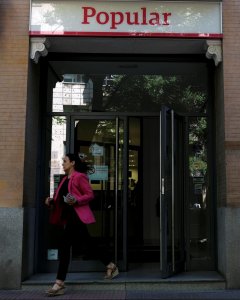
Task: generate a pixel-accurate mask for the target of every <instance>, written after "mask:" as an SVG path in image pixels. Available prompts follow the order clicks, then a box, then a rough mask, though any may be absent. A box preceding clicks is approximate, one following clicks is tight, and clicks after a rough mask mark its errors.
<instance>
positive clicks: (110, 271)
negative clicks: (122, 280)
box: [104, 262, 119, 279]
mask: <svg viewBox="0 0 240 300" xmlns="http://www.w3.org/2000/svg"><path fill="white" fill-rule="evenodd" d="M118 274H119V271H118V267H117V266H116V265H115V264H114V263H112V262H111V263H110V264H108V265H107V271H106V274H105V276H104V279H113V278H114V277H116V276H118Z"/></svg>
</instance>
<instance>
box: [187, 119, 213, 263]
mask: <svg viewBox="0 0 240 300" xmlns="http://www.w3.org/2000/svg"><path fill="white" fill-rule="evenodd" d="M190 120H191V121H190V122H189V182H190V184H189V195H190V207H189V210H190V252H191V253H190V256H191V258H192V259H194V258H201V259H204V258H205V259H206V258H207V257H209V255H210V254H209V243H210V237H209V224H208V218H209V207H208V206H209V205H208V180H209V178H208V163H207V157H208V153H207V119H206V118H203V117H198V118H191V119H190Z"/></svg>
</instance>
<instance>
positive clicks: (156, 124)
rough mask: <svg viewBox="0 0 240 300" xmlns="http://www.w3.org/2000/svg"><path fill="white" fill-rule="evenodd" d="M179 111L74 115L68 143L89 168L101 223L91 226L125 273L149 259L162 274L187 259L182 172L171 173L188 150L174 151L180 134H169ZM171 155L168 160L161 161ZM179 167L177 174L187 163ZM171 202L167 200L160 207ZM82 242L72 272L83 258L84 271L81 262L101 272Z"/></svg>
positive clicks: (75, 249) (94, 206)
mask: <svg viewBox="0 0 240 300" xmlns="http://www.w3.org/2000/svg"><path fill="white" fill-rule="evenodd" d="M175 115H176V114H174V112H173V111H172V115H171V110H169V109H167V108H163V109H162V111H161V112H160V114H149V115H132V116H129V115H126V114H122V115H121V114H119V115H109V116H102V115H101V114H95V116H93V115H92V114H91V115H82V116H72V117H71V121H70V122H71V126H70V134H69V137H70V139H69V141H68V142H67V144H69V146H68V145H67V148H68V147H69V149H70V152H74V153H78V154H79V155H80V156H81V157H82V158H85V159H86V160H87V161H88V162H89V164H90V165H91V166H92V168H91V172H90V174H89V180H90V183H91V185H92V188H93V190H94V194H95V198H94V200H93V201H92V203H91V208H92V209H93V211H94V214H95V216H96V220H97V222H96V224H93V225H90V226H89V232H90V234H91V236H92V237H93V238H94V239H95V240H96V243H97V244H98V245H99V247H100V248H101V247H102V248H104V249H107V251H109V257H113V258H114V260H115V261H117V262H118V265H120V267H121V269H122V270H129V269H131V268H134V267H135V266H136V265H137V266H138V267H139V265H141V266H146V264H152V265H154V267H155V268H156V269H158V270H159V271H161V274H162V276H163V277H164V276H168V275H170V273H173V272H175V253H176V252H177V254H178V256H179V257H178V260H179V259H180V260H181V262H183V251H184V249H183V242H182V241H183V240H184V234H183V228H184V227H183V207H182V206H183V202H182V199H183V197H182V191H181V192H180V190H179V187H181V186H182V183H179V179H177V178H183V176H182V175H181V176H177V175H176V174H175V173H174V172H175V166H176V164H178V165H179V162H177V161H176V160H177V159H178V160H179V161H182V159H181V157H182V155H183V150H181V147H178V149H177V150H176V149H175V144H174V143H175V142H176V140H177V139H178V140H181V139H182V137H181V136H180V137H179V136H178V137H177V138H176V137H174V136H172V135H173V131H174V130H176V128H177V126H178V125H177V123H176V120H174V118H175V117H174V116H175ZM169 118H170V119H169ZM171 118H172V119H171ZM168 119H169V122H170V123H169V124H168V123H166V122H168ZM165 123H166V124H165ZM172 126H173V128H172ZM163 130H168V131H169V132H166V133H163ZM178 130H179V129H178ZM178 134H180V131H179V132H178ZM166 137H170V140H169V139H167V140H165V139H166ZM173 139H175V141H173ZM174 152H175V153H174ZM175 156H176V157H175ZM169 159H170V161H169V162H168V164H167V165H166V164H165V163H164V162H163V160H164V161H168V160H169ZM172 164H173V166H172ZM168 168H170V169H168ZM177 170H178V175H179V174H180V172H182V170H183V168H177ZM163 176H166V178H163ZM167 177H168V178H167ZM164 180H165V182H167V184H168V186H166V189H170V190H169V191H166V194H168V196H167V197H166V196H165V192H164V191H163V189H164V187H163V186H162V184H163V181H164ZM175 180H176V183H174V181H175ZM171 186H172V187H171ZM177 187H178V192H177V193H176V194H178V199H177V201H176V199H172V198H173V192H174V193H175V190H176V189H177ZM163 197H165V199H164V198H163ZM166 199H167V201H168V202H169V203H170V204H169V203H168V204H167V205H165V204H161V203H162V202H163V201H166ZM173 201H176V202H173ZM173 203H174V204H173ZM175 206H177V208H178V209H175ZM166 214H167V215H168V217H167V218H166V217H165V215H166ZM175 214H176V215H177V216H175ZM175 220H177V228H178V231H175V230H176V228H175V224H174V221H175ZM170 227H171V230H170V232H169V228H170ZM175 239H176V240H177V242H178V244H176V243H175ZM169 240H170V242H169ZM172 242H173V243H174V246H172ZM79 246H80V245H76V246H73V248H72V260H73V262H74V263H73V264H72V265H73V266H74V267H73V268H71V270H72V271H76V269H77V268H78V267H77V265H78V264H79V260H84V261H83V262H81V263H80V264H81V269H83V265H84V263H85V265H86V266H85V268H84V269H85V270H89V269H90V270H97V269H101V266H100V265H99V263H98V262H96V261H94V259H92V258H87V257H86V256H84V257H83V256H82V253H81V251H82V249H81V247H79ZM106 246H107V247H106ZM171 247H174V250H173V251H174V253H173V252H172V249H173V248H171ZM176 249H177V251H176ZM168 256H169V257H171V259H170V258H168ZM168 260H169V261H168ZM163 261H164V262H167V261H168V263H162V262H163Z"/></svg>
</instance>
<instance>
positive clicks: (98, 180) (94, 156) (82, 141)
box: [73, 119, 123, 261]
mask: <svg viewBox="0 0 240 300" xmlns="http://www.w3.org/2000/svg"><path fill="white" fill-rule="evenodd" d="M116 130H117V128H116V121H115V119H114V120H106V119H103V120H98V119H88V120H87V119H81V120H77V121H76V122H75V138H74V151H75V152H76V153H79V154H80V155H82V156H85V157H87V159H88V161H89V162H90V163H91V164H92V166H93V172H92V174H90V175H89V179H90V183H91V185H92V188H93V190H94V194H95V198H94V200H93V201H92V202H91V203H90V205H91V208H92V209H93V211H94V215H95V217H96V223H95V224H91V225H89V226H88V229H89V233H90V235H91V236H92V238H93V239H94V240H95V242H96V243H95V244H96V245H98V247H99V249H104V251H108V252H109V253H108V254H109V261H110V260H111V259H112V260H114V254H115V243H116V240H115V233H116V227H115V226H116V223H115V222H116V219H115V218H116V199H115V188H116V167H117V166H116ZM122 147H123V124H122V122H120V124H119V149H118V151H119V168H118V170H119V173H118V184H117V188H118V210H117V213H118V215H117V219H118V222H119V224H122V206H123V205H122V197H123V193H122V180H123V175H122V165H123V164H122V153H123V149H122ZM117 229H118V234H119V235H120V237H119V236H118V245H117V246H118V249H119V250H120V253H121V249H122V235H121V234H122V231H121V226H120V225H119V228H117ZM118 258H119V259H121V257H118ZM73 259H81V253H80V251H79V249H78V248H77V247H73Z"/></svg>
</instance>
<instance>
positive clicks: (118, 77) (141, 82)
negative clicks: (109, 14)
mask: <svg viewBox="0 0 240 300" xmlns="http://www.w3.org/2000/svg"><path fill="white" fill-rule="evenodd" d="M77 63H78V64H80V66H81V63H80V62H77ZM98 64H101V63H99V62H98ZM102 64H103V63H102ZM114 64H117V62H113V63H112V66H113V65H114ZM106 65H107V63H106ZM113 68H114V67H112V69H113ZM79 69H81V68H79ZM82 69H83V70H84V69H86V67H84V66H83V68H82ZM104 69H106V68H105V66H102V70H104ZM115 69H116V70H115V72H112V71H111V73H108V74H96V72H95V71H94V73H91V72H90V71H89V70H88V71H87V72H88V73H87V74H84V73H82V74H65V75H64V81H63V82H61V83H57V84H56V88H55V89H54V90H53V106H52V111H53V112H86V111H88V112H92V111H95V112H96V111H98V112H115V111H117V112H159V111H160V109H161V105H166V106H168V107H171V108H172V109H174V110H175V111H178V112H184V113H186V112H201V113H205V112H206V103H207V68H206V64H203V63H198V64H196V63H195V64H191V63H176V62H175V63H170V62H168V63H158V62H155V63H154V64H153V63H145V64H144V63H142V62H141V63H140V62H136V63H135V64H134V65H130V66H129V64H125V63H122V64H120V65H117V66H115Z"/></svg>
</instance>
